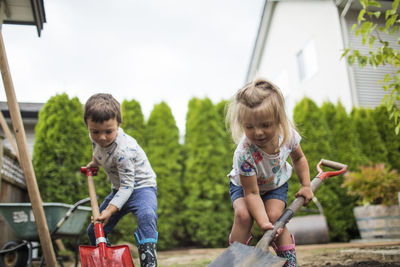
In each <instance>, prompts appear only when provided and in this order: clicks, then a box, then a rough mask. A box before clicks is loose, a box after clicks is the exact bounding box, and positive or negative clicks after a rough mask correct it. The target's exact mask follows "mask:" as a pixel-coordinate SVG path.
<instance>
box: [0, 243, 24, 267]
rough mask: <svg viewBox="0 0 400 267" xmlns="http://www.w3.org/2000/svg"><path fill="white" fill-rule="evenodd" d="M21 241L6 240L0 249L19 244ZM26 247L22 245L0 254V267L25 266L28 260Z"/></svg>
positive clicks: (10, 247)
mask: <svg viewBox="0 0 400 267" xmlns="http://www.w3.org/2000/svg"><path fill="white" fill-rule="evenodd" d="M21 243H22V242H21V241H10V242H7V243H6V244H5V245H4V246H3V247H2V249H1V250H6V249H12V248H15V247H16V246H18V245H19V244H21ZM28 256H29V250H28V247H27V246H26V245H25V246H22V247H20V248H18V249H16V250H14V251H10V252H7V253H2V254H0V267H21V266H26V265H27V262H28Z"/></svg>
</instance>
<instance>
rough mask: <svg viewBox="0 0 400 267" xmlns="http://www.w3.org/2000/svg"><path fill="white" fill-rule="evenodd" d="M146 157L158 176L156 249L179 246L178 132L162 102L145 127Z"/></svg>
mask: <svg viewBox="0 0 400 267" xmlns="http://www.w3.org/2000/svg"><path fill="white" fill-rule="evenodd" d="M145 136H146V147H147V152H146V153H147V156H148V158H149V160H150V163H151V166H152V167H153V169H154V171H155V172H156V174H157V191H158V210H157V213H158V222H159V223H158V233H159V235H158V236H159V239H158V249H160V250H165V249H172V248H174V247H177V246H179V240H180V239H181V238H182V236H183V232H184V226H183V224H182V218H181V212H182V197H183V187H182V165H181V161H182V159H181V156H182V154H181V145H180V144H179V129H178V127H177V126H176V123H175V119H174V117H173V115H172V112H171V109H170V107H169V106H168V105H167V104H166V103H165V102H161V103H160V104H157V105H155V106H154V108H153V111H152V112H151V114H150V117H149V120H148V122H147V128H146V135H145Z"/></svg>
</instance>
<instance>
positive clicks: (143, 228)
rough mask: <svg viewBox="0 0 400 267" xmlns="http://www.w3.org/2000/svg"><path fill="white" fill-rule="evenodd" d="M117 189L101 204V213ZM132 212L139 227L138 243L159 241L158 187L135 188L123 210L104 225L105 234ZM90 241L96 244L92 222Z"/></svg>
mask: <svg viewBox="0 0 400 267" xmlns="http://www.w3.org/2000/svg"><path fill="white" fill-rule="evenodd" d="M116 192H117V191H116V190H114V191H113V192H111V193H110V194H109V195H108V196H107V197H106V198H105V199H104V201H103V203H102V204H101V205H100V208H99V209H100V213H101V211H102V210H104V209H105V208H106V207H107V206H108V204H109V203H110V201H111V200H112V198H113V197H114V195H115V193H116ZM129 212H131V213H132V214H133V215H135V216H136V218H137V225H138V227H137V229H136V232H135V239H136V244H137V245H138V246H139V245H141V244H144V243H157V241H158V232H157V187H143V188H139V189H135V190H134V191H133V192H132V194H131V196H130V197H129V199H128V200H127V201H126V203H125V205H124V206H122V208H121V210H118V211H117V212H115V213H114V214H113V215H112V216H111V217H110V219H109V220H108V222H107V224H106V225H105V226H104V228H103V229H104V235H105V236H106V237H107V234H108V233H110V232H111V231H112V230H113V229H114V227H115V226H116V225H117V223H118V222H119V220H120V219H121V218H122V217H123V216H125V215H126V214H127V213H129ZM87 234H88V236H89V241H90V243H91V245H92V246H95V245H96V237H95V234H94V226H93V223H91V224H90V225H89V227H88V229H87Z"/></svg>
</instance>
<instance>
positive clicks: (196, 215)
mask: <svg viewBox="0 0 400 267" xmlns="http://www.w3.org/2000/svg"><path fill="white" fill-rule="evenodd" d="M217 118H218V114H217V111H216V109H215V106H214V105H213V104H212V102H211V100H210V99H208V98H206V99H204V100H200V99H197V98H193V99H192V100H190V102H189V109H188V113H187V119H186V135H185V172H184V181H183V185H184V190H185V191H184V193H185V196H184V199H183V203H184V211H183V216H184V218H185V220H184V225H185V226H186V234H187V238H188V239H187V240H186V241H187V244H188V245H196V246H202V247H222V246H226V244H227V239H228V235H229V232H230V228H231V226H232V219H233V214H232V210H231V205H230V200H229V199H230V198H229V187H228V183H229V180H228V178H227V177H226V175H227V173H226V170H224V168H223V164H221V162H223V161H224V156H225V155H226V149H225V147H224V143H223V131H222V129H221V127H220V126H219V125H218V121H217Z"/></svg>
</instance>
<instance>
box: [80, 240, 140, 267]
mask: <svg viewBox="0 0 400 267" xmlns="http://www.w3.org/2000/svg"><path fill="white" fill-rule="evenodd" d="M79 254H80V256H81V264H82V267H95V266H99V267H134V265H133V260H132V257H131V253H130V252H129V247H128V246H127V245H121V246H112V247H105V251H101V248H100V247H95V246H79Z"/></svg>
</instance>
